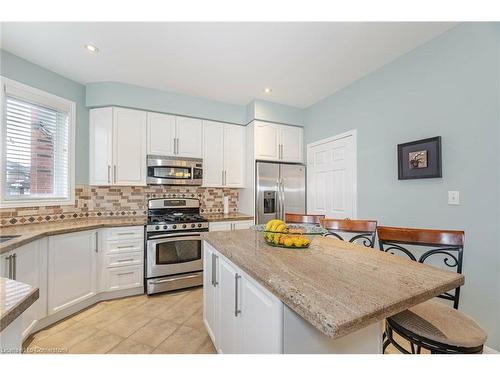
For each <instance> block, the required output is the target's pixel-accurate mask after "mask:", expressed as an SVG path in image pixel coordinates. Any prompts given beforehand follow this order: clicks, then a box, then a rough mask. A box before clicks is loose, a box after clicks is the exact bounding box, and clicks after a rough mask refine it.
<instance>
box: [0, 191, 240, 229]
mask: <svg viewBox="0 0 500 375" xmlns="http://www.w3.org/2000/svg"><path fill="white" fill-rule="evenodd" d="M225 195H227V196H229V212H237V211H238V190H237V189H227V188H203V187H197V186H186V187H180V186H160V185H158V186H87V185H78V186H77V187H76V188H75V204H74V205H68V206H46V207H19V208H2V209H0V227H2V226H11V225H23V224H31V223H35V222H36V223H47V222H55V221H62V220H74V219H82V218H94V217H112V216H144V215H146V214H147V202H148V199H150V198H198V199H199V200H200V203H201V212H202V213H207V214H210V213H212V214H213V213H221V212H222V211H223V197H224V196H225Z"/></svg>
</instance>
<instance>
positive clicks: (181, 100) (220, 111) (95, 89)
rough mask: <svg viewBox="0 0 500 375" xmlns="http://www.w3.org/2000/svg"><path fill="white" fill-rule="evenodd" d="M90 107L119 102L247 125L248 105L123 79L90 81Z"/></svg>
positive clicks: (127, 105) (88, 88)
mask: <svg viewBox="0 0 500 375" xmlns="http://www.w3.org/2000/svg"><path fill="white" fill-rule="evenodd" d="M86 104H87V107H105V106H110V105H116V106H121V107H129V108H137V109H143V110H149V111H156V112H164V113H171V114H176V115H184V116H191V117H198V118H203V119H209V120H216V121H224V122H230V123H234V124H240V125H244V124H246V107H245V106H241V105H236V104H228V103H223V102H217V101H214V100H208V99H203V98H195V97H193V96H188V95H181V94H175V93H171V92H166V91H161V90H155V89H150V88H147V87H141V86H136V85H130V84H127V83H120V82H96V83H89V84H87V95H86Z"/></svg>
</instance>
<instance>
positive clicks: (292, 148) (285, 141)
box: [280, 126, 303, 163]
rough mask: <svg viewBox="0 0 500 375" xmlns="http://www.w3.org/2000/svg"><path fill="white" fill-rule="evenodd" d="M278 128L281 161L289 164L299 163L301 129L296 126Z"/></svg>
mask: <svg viewBox="0 0 500 375" xmlns="http://www.w3.org/2000/svg"><path fill="white" fill-rule="evenodd" d="M280 128H281V132H280V144H281V160H282V161H287V162H290V163H301V162H302V143H303V139H302V132H303V130H302V128H299V127H297V126H281V127H280Z"/></svg>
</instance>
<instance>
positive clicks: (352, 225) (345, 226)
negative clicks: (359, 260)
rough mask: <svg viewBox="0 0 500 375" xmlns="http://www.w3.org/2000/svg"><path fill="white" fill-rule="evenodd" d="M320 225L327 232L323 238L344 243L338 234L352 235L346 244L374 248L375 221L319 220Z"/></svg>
mask: <svg viewBox="0 0 500 375" xmlns="http://www.w3.org/2000/svg"><path fill="white" fill-rule="evenodd" d="M320 223H321V226H322V227H323V228H325V229H326V230H327V231H328V234H326V235H325V236H334V237H336V238H338V239H339V240H342V241H346V240H345V239H344V238H343V237H342V236H341V235H340V234H339V233H338V232H344V233H353V234H354V236H353V237H351V238H350V239H349V240H348V242H352V243H359V244H361V245H363V246H366V247H372V248H373V247H374V246H375V235H376V232H377V221H376V220H351V219H321V220H320Z"/></svg>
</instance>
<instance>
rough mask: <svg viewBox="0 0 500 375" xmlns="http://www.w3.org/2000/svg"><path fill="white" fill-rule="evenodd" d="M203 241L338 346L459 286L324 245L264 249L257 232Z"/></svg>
mask: <svg viewBox="0 0 500 375" xmlns="http://www.w3.org/2000/svg"><path fill="white" fill-rule="evenodd" d="M203 238H204V240H205V241H207V242H208V243H209V244H210V245H212V246H213V247H214V248H215V249H216V250H218V251H219V252H220V253H221V254H222V255H224V256H225V257H226V258H228V259H229V260H230V261H231V262H233V263H234V264H235V265H236V266H238V267H240V268H241V269H242V270H243V271H244V272H246V273H247V274H248V275H249V276H250V277H252V278H254V279H255V280H256V281H257V282H259V283H260V284H261V285H262V286H263V287H265V288H266V289H268V290H269V291H270V292H271V293H273V294H274V295H275V296H276V297H278V298H279V299H280V300H281V301H282V302H283V303H285V304H286V305H287V306H288V307H289V308H290V309H292V310H294V311H295V312H296V313H297V314H298V315H300V316H301V317H302V318H303V319H304V320H306V321H308V322H309V323H310V324H312V325H313V326H315V327H316V328H317V329H319V330H320V331H321V332H322V333H324V334H325V335H326V336H328V337H331V338H339V337H342V336H344V335H347V334H349V333H352V332H354V331H357V330H359V329H361V328H364V327H366V326H368V325H370V324H372V323H375V322H377V321H381V320H383V319H385V318H387V317H389V316H392V315H394V314H397V313H398V312H400V311H403V310H406V309H408V308H410V307H412V306H414V305H417V304H419V303H422V302H424V301H426V300H429V299H431V298H433V297H435V296H438V295H440V294H441V293H444V292H446V291H449V290H452V289H454V288H456V287H458V286H460V285H463V284H464V277H463V275H460V274H458V273H455V272H450V271H444V270H441V269H439V268H435V267H432V266H429V265H425V264H421V263H417V262H414V261H410V260H407V259H404V258H402V257H398V256H396V255H392V254H388V253H385V252H381V251H379V250H377V249H372V248H366V247H363V246H360V245H356V244H352V243H349V242H344V241H340V240H337V239H334V238H332V237H321V236H317V237H316V238H314V240H313V241H312V242H311V245H310V247H309V248H308V249H303V250H293V249H282V248H276V247H271V246H268V245H267V244H266V242H265V240H264V236H263V234H262V233H261V232H255V231H252V230H238V231H231V232H209V233H204V234H203Z"/></svg>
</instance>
